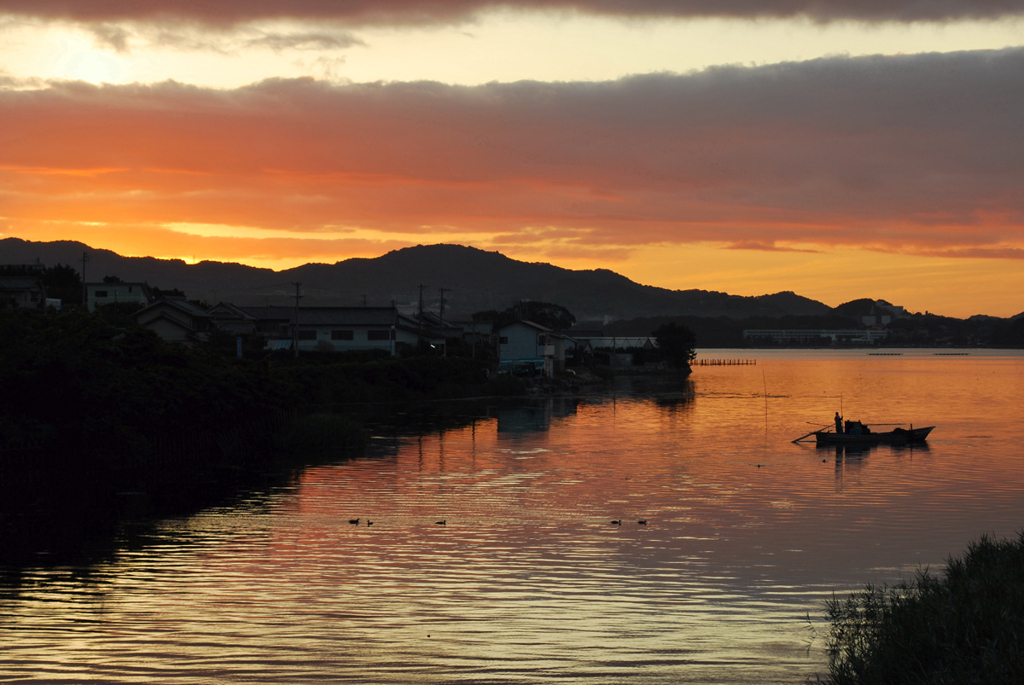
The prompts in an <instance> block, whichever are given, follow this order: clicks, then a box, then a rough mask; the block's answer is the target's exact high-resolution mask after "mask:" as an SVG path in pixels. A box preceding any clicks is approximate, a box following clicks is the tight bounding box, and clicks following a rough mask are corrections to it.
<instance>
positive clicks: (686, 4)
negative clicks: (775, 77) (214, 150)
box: [0, 0, 1024, 25]
mask: <svg viewBox="0 0 1024 685" xmlns="http://www.w3.org/2000/svg"><path fill="white" fill-rule="evenodd" d="M491 8H515V9H526V10H556V11H564V10H574V11H579V12H583V13H590V14H603V15H611V16H621V17H638V18H645V17H739V18H762V17H796V16H807V17H810V18H812V19H815V20H818V21H832V20H839V19H856V20H866V21H918V20H929V21H944V20H948V19H964V18H971V19H989V18H996V17H1002V16H1007V15H1011V14H1020V13H1022V12H1024V2H1021V0H675V1H669V0H518V1H517V2H500V1H495V0H288V1H287V2H282V1H281V0H146V1H144V2H141V1H140V0H75V1H74V2H69V1H68V0H0V14H2V13H9V14H18V15H27V16H34V17H48V18H59V19H72V20H79V21H87V22H95V21H100V22H103V21H118V20H145V21H160V20H168V19H170V20H186V21H196V22H201V23H208V24H220V25H227V24H235V23H242V22H248V21H253V20H260V19H278V18H295V19H313V20H320V19H338V20H344V21H349V22H353V23H372V24H417V23H433V22H455V21H462V20H465V19H468V18H470V17H472V15H473V14H475V13H477V12H479V11H482V10H487V9H491Z"/></svg>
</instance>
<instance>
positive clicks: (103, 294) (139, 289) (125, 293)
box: [85, 283, 149, 312]
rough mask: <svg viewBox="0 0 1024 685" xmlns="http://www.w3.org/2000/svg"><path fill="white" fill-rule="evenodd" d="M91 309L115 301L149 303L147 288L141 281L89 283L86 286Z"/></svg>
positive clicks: (93, 309)
mask: <svg viewBox="0 0 1024 685" xmlns="http://www.w3.org/2000/svg"><path fill="white" fill-rule="evenodd" d="M85 291H86V299H87V300H88V307H89V311H90V312H92V311H95V310H96V307H98V306H101V305H105V304H112V303H114V302H138V303H139V304H149V298H148V297H147V296H146V289H145V288H144V287H143V286H142V284H141V283H89V284H87V285H86V286H85Z"/></svg>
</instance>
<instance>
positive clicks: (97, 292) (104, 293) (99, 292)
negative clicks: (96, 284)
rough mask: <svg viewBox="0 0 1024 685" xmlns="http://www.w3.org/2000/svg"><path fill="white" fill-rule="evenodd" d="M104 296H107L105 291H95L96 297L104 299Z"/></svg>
mask: <svg viewBox="0 0 1024 685" xmlns="http://www.w3.org/2000/svg"><path fill="white" fill-rule="evenodd" d="M106 296H107V291H106V290H97V291H96V297H106Z"/></svg>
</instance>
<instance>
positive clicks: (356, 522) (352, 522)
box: [348, 519, 359, 526]
mask: <svg viewBox="0 0 1024 685" xmlns="http://www.w3.org/2000/svg"><path fill="white" fill-rule="evenodd" d="M348 522H349V523H351V524H352V525H355V526H358V525H359V519H349V520H348Z"/></svg>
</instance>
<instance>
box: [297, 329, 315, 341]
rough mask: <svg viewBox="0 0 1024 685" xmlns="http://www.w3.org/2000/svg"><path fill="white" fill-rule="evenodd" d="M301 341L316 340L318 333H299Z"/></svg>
mask: <svg viewBox="0 0 1024 685" xmlns="http://www.w3.org/2000/svg"><path fill="white" fill-rule="evenodd" d="M299 340H316V331H299Z"/></svg>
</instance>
